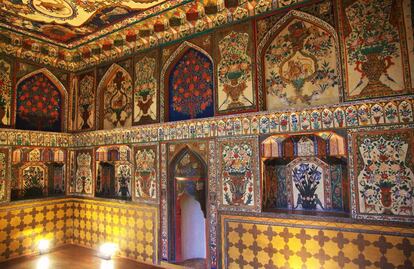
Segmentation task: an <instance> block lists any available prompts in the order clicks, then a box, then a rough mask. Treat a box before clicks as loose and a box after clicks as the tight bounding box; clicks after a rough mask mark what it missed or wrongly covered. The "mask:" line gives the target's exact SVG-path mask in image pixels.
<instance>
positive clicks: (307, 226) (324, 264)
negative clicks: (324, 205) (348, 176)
mask: <svg viewBox="0 0 414 269" xmlns="http://www.w3.org/2000/svg"><path fill="white" fill-rule="evenodd" d="M221 241H222V246H221V247H222V257H221V262H222V268H267V269H270V268H274V269H276V268H401V269H403V268H413V266H414V262H413V261H414V229H412V228H401V227H400V228H398V227H392V226H379V225H363V224H351V223H341V222H328V221H321V220H303V219H302V220H295V219H283V218H261V217H247V216H235V215H222V216H221Z"/></svg>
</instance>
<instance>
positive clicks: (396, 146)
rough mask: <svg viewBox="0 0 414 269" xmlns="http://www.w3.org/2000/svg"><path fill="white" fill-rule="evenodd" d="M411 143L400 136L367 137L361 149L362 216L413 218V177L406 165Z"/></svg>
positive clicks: (360, 195)
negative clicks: (364, 214)
mask: <svg viewBox="0 0 414 269" xmlns="http://www.w3.org/2000/svg"><path fill="white" fill-rule="evenodd" d="M407 150H408V143H406V142H405V141H403V140H402V139H401V137H399V136H398V135H393V136H392V137H386V136H379V137H377V138H375V139H374V138H366V139H364V140H363V141H362V143H361V144H360V146H359V153H360V157H361V158H362V160H363V169H362V170H361V171H360V172H359V175H358V185H359V186H358V187H359V199H360V205H359V206H360V211H361V213H373V214H391V215H413V196H414V189H413V186H414V174H413V172H412V170H411V169H410V168H409V167H408V166H407V162H406V154H407Z"/></svg>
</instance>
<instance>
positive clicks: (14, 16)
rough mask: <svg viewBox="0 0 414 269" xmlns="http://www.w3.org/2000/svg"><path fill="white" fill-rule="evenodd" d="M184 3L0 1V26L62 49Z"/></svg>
mask: <svg viewBox="0 0 414 269" xmlns="http://www.w3.org/2000/svg"><path fill="white" fill-rule="evenodd" d="M184 2H188V0H187V1H183V0H182V1H176V0H174V1H168V0H1V1H0V27H4V28H7V29H10V30H14V31H17V32H21V33H25V34H29V35H31V36H34V37H37V38H40V39H43V40H45V41H49V42H52V43H55V44H58V45H62V46H65V45H68V44H69V43H72V42H74V41H81V40H82V39H85V40H87V39H88V36H89V35H91V34H93V33H98V32H103V33H104V32H105V29H107V28H108V27H111V30H112V31H113V30H116V28H121V27H123V26H125V25H128V24H130V23H132V22H134V21H138V20H143V19H145V18H147V17H149V16H152V15H153V14H155V13H159V12H162V11H164V10H166V9H169V8H171V7H173V6H175V5H179V4H181V3H184Z"/></svg>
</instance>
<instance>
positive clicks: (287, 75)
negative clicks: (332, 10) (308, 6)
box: [263, 12, 340, 109]
mask: <svg viewBox="0 0 414 269" xmlns="http://www.w3.org/2000/svg"><path fill="white" fill-rule="evenodd" d="M296 13H297V12H291V13H289V14H288V15H286V18H285V19H288V23H287V24H286V23H285V19H281V23H280V25H279V24H276V25H275V26H274V27H273V28H272V29H271V30H270V31H269V33H268V35H267V36H270V35H271V34H272V35H273V37H274V38H273V40H271V41H270V42H268V46H267V48H266V50H265V51H264V56H263V57H264V59H263V61H264V76H265V78H264V80H265V81H264V83H265V91H266V106H267V109H280V108H288V107H292V106H294V107H303V106H309V105H321V104H327V103H337V102H339V96H340V94H339V83H340V77H339V73H340V72H339V71H338V69H339V68H338V60H337V56H336V55H337V52H338V49H337V39H336V34H335V31H334V29H333V28H332V27H330V26H327V25H325V23H323V22H320V23H319V24H318V19H316V18H313V17H312V16H310V15H307V14H304V15H303V16H305V18H307V17H309V18H307V20H304V19H301V18H300V19H299V18H296V16H295V15H294V14H296ZM290 14H293V15H290ZM308 20H309V21H308ZM312 20H316V22H313V21H312ZM311 21H312V22H311ZM281 27H283V28H282V29H280V28H281ZM265 41H267V40H266V38H265Z"/></svg>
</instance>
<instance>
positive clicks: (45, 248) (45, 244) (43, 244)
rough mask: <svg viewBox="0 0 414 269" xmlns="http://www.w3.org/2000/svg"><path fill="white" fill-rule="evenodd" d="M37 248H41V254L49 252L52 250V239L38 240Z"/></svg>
mask: <svg viewBox="0 0 414 269" xmlns="http://www.w3.org/2000/svg"><path fill="white" fill-rule="evenodd" d="M37 249H38V250H39V253H40V254H45V253H48V252H49V250H50V240H47V239H41V240H39V242H37Z"/></svg>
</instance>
